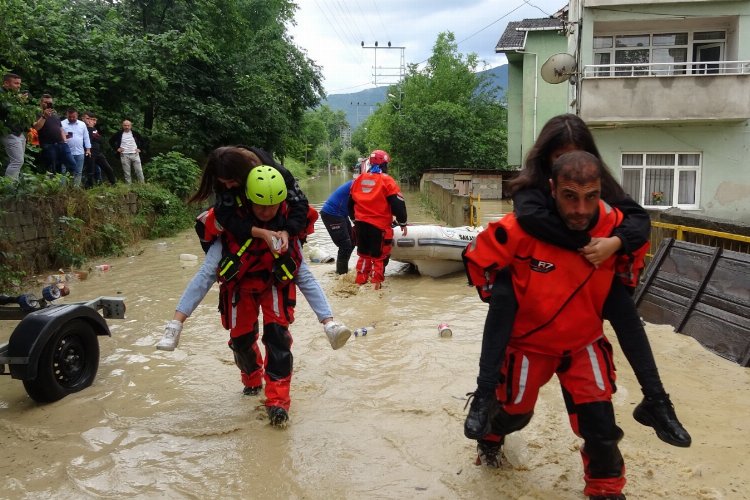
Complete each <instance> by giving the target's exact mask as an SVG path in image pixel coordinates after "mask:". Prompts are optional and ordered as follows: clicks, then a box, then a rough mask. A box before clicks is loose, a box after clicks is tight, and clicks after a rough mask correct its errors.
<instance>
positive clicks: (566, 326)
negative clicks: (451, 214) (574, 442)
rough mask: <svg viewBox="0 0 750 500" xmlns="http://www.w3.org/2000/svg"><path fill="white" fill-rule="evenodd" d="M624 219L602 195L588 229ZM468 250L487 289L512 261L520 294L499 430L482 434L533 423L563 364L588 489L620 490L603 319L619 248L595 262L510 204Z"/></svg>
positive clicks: (606, 231)
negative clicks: (540, 236) (547, 236)
mask: <svg viewBox="0 0 750 500" xmlns="http://www.w3.org/2000/svg"><path fill="white" fill-rule="evenodd" d="M621 220H622V214H621V213H620V212H619V211H617V210H616V209H613V208H612V207H610V206H609V205H607V204H606V203H604V202H600V203H599V218H598V222H597V224H596V226H595V227H594V228H593V229H592V230H591V231H590V234H591V236H592V237H606V236H609V235H610V234H611V232H612V229H613V228H614V227H616V226H617V225H618V224H619V222H620V221H621ZM643 254H645V248H644V249H641V251H640V253H639V256H638V257H636V258H635V259H629V260H628V261H629V262H630V263H631V266H630V269H634V268H638V267H640V266H642V257H643ZM464 259H465V264H466V269H467V274H468V275H469V281H470V282H471V283H472V284H473V285H475V286H477V288H478V289H479V291H480V294H483V293H487V292H489V289H490V286H491V283H492V282H493V281H494V274H495V273H496V272H497V271H498V270H499V269H502V268H503V267H506V266H510V269H511V273H512V276H513V287H514V291H515V294H516V297H517V298H518V312H517V314H516V319H515V322H514V325H513V331H512V333H511V338H510V343H509V345H508V348H507V351H506V357H505V360H504V366H503V368H502V373H501V378H500V380H503V383H501V384H500V385H499V386H498V389H497V397H498V401H500V403H501V410H500V412H499V414H498V415H497V417H495V418H494V419H493V421H492V432H493V435H489V436H486V437H485V439H489V440H500V439H502V436H504V435H505V434H508V433H510V432H514V431H517V430H520V429H522V428H523V427H524V426H525V425H526V424H528V422H529V421H530V419H531V416H532V415H533V410H534V406H535V403H536V400H537V396H538V393H539V388H540V387H541V386H542V385H544V384H545V383H546V382H547V381H549V379H550V378H551V377H552V376H553V375H555V374H556V375H557V377H558V379H559V381H560V384H561V386H562V389H563V394H564V398H565V403H566V407H567V409H568V414H569V418H570V424H571V427H572V428H573V431H574V432H575V433H576V434H577V435H578V436H580V437H582V438H583V439H584V446H583V447H582V448H581V455H582V458H583V464H584V479H585V482H586V486H585V489H584V494H586V495H614V494H619V493H620V492H621V491H622V488H623V487H624V485H625V467H624V462H623V459H622V455H621V454H620V451H619V448H618V446H617V443H618V441H619V440H620V439H621V438H622V435H623V434H622V430H621V429H620V428H619V427H618V426H617V425H616V423H615V418H614V410H613V408H612V402H611V396H612V393H613V392H614V391H615V383H614V382H615V370H614V364H613V362H612V352H611V347H610V345H609V342H608V341H607V339H606V338H605V336H604V333H603V329H602V307H603V305H604V301H605V299H606V297H607V294H608V293H609V289H610V285H611V283H612V277H613V275H614V273H615V266H616V264H617V265H618V267H627V266H624V264H623V263H622V262H619V263H618V262H616V261H617V260H618V258H617V257H615V256H612V257H610V258H609V259H608V260H607V261H605V262H604V263H602V264H601V265H600V266H599V267H598V268H594V267H593V266H592V265H591V264H590V263H589V262H588V261H587V260H586V259H585V258H583V257H582V256H581V255H579V254H578V253H576V252H573V251H569V250H564V249H561V248H559V247H556V246H553V245H551V244H547V243H544V242H542V241H540V240H536V239H534V238H532V237H531V236H530V235H528V234H527V233H526V232H525V231H523V229H521V227H520V226H519V225H518V223H517V221H516V219H515V216H514V215H513V214H509V215H507V216H506V217H504V218H503V219H502V220H500V221H497V222H493V223H491V224H490V225H489V226H488V227H487V229H485V230H484V231H483V232H482V233H480V234H479V235H478V236H477V238H476V239H475V240H474V241H473V242H472V243H470V244H469V246H468V247H467V248H466V250H465V252H464ZM621 260H622V258H621ZM634 262H637V263H638V265H634V264H633V263H634ZM621 264H623V265H622V266H621Z"/></svg>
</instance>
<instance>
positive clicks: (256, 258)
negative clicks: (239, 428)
mask: <svg viewBox="0 0 750 500" xmlns="http://www.w3.org/2000/svg"><path fill="white" fill-rule="evenodd" d="M282 208H284V205H282ZM257 225H258V226H260V227H263V225H262V223H260V222H259V221H258V224H257ZM222 240H223V243H224V255H225V257H231V256H236V255H237V254H238V253H241V256H240V258H239V262H240V263H239V270H238V272H237V274H236V276H235V277H234V278H232V279H229V280H226V281H223V282H222V280H221V279H220V287H219V311H220V312H221V321H222V324H223V326H224V328H226V329H227V330H229V332H230V340H229V347H230V348H231V349H232V351H233V352H234V359H235V363H236V364H237V367H238V368H239V369H240V371H241V372H242V383H243V384H244V385H245V387H259V386H261V384H262V381H263V380H265V395H266V402H265V405H266V406H279V407H281V408H284V409H285V410H289V404H290V398H289V384H290V382H291V378H292V369H293V356H292V352H291V347H292V336H291V333H290V332H289V325H290V324H291V323H292V322H294V306H295V301H296V287H295V285H294V284H293V283H292V280H291V279H287V280H285V281H280V280H279V279H277V278H275V277H274V275H275V273H274V270H275V269H277V268H278V267H279V262H281V261H282V260H284V259H291V260H292V261H293V265H290V267H293V268H294V269H296V267H298V266H299V265H300V262H301V255H300V252H299V245H298V244H297V238H290V239H289V252H288V254H286V255H285V256H281V257H276V256H275V255H274V254H273V253H272V252H271V251H270V249H269V248H268V246H267V245H266V243H265V241H263V240H262V239H260V238H255V239H253V240H252V241H251V242H250V243H249V245H247V244H245V243H246V242H245V243H243V244H242V245H241V244H240V243H239V242H237V241H235V240H234V238H233V236H232V235H231V234H229V233H227V232H224V233H223V234H222ZM243 246H244V247H245V248H244V251H242V252H240V249H241V248H242V247H243ZM222 262H224V261H222ZM219 271H221V266H220V269H219ZM260 311H262V312H263V336H262V339H261V340H262V342H263V345H264V346H265V353H266V356H265V359H264V358H263V356H262V355H261V352H260V349H259V347H258V334H259V324H258V319H259V314H260Z"/></svg>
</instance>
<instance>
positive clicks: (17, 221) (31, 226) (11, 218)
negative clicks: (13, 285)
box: [0, 193, 138, 273]
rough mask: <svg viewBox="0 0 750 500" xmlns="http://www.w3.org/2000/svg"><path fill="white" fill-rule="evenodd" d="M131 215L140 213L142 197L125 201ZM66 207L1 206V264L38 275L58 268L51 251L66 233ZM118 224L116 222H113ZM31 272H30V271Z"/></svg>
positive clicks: (132, 195) (48, 203) (38, 204)
mask: <svg viewBox="0 0 750 500" xmlns="http://www.w3.org/2000/svg"><path fill="white" fill-rule="evenodd" d="M124 204H125V205H127V207H128V210H129V213H130V214H135V213H137V211H138V197H137V195H136V194H135V193H128V194H127V195H126V198H125V200H124ZM64 210H65V204H64V203H52V202H51V201H49V200H35V201H34V202H33V203H29V201H28V200H20V201H6V202H4V203H0V235H1V236H2V240H3V243H2V245H1V246H0V251H2V252H3V253H0V262H2V263H3V264H5V265H7V266H8V267H9V268H12V269H19V270H24V271H26V272H31V273H38V272H41V271H44V270H48V269H52V268H53V267H54V266H55V264H56V263H55V261H54V257H53V255H52V254H51V251H50V249H51V247H52V244H53V242H54V238H55V235H56V234H58V233H59V232H60V230H61V229H62V223H60V221H59V219H60V217H62V216H64V215H67V214H66V213H65V212H64ZM113 223H115V224H116V220H115V221H113ZM29 270H30V271H29Z"/></svg>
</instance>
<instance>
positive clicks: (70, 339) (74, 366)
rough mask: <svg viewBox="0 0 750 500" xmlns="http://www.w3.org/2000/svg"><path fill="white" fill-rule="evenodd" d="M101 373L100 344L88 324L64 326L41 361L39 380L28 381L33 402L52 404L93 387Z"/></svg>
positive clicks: (46, 346) (38, 371)
mask: <svg viewBox="0 0 750 500" xmlns="http://www.w3.org/2000/svg"><path fill="white" fill-rule="evenodd" d="M98 369H99V340H98V339H97V337H96V334H95V333H94V329H93V327H92V326H91V325H90V324H89V323H88V322H87V321H85V320H82V319H74V320H71V321H70V322H68V323H66V324H64V325H63V326H62V327H61V328H60V329H59V330H58V331H57V332H56V333H55V334H54V335H53V336H52V337H51V338H50V339H49V341H48V342H47V344H46V345H45V346H44V349H43V350H42V353H41V355H40V357H39V366H38V368H37V377H36V378H35V379H34V380H24V381H23V386H24V387H25V388H26V392H27V393H28V394H29V396H31V399H33V400H34V401H36V402H38V403H51V402H53V401H57V400H59V399H62V398H64V397H65V396H67V395H68V394H71V393H73V392H78V391H80V390H81V389H85V388H86V387H88V386H90V385H91V384H92V382H93V381H94V378H95V377H96V372H97V370H98Z"/></svg>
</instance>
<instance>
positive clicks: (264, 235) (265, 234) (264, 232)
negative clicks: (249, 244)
mask: <svg viewBox="0 0 750 500" xmlns="http://www.w3.org/2000/svg"><path fill="white" fill-rule="evenodd" d="M252 234H253V236H255V237H256V238H260V239H262V240H263V241H265V242H266V245H268V248H269V249H270V250H271V251H272V252H277V250H276V249H275V248H274V241H273V240H274V238H278V239H279V240H281V237H280V236H279V233H277V232H276V231H271V230H270V229H263V228H260V227H253V229H252Z"/></svg>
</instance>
